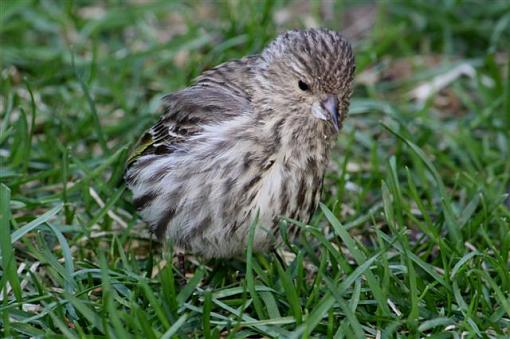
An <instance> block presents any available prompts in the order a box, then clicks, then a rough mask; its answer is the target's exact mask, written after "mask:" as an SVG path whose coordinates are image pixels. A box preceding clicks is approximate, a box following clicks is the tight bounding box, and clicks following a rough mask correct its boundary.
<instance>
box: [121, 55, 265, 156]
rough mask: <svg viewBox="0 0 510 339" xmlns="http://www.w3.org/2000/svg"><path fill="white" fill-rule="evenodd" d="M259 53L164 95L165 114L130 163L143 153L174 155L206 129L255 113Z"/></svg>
mask: <svg viewBox="0 0 510 339" xmlns="http://www.w3.org/2000/svg"><path fill="white" fill-rule="evenodd" d="M255 58H256V56H251V57H246V58H244V59H241V60H235V61H230V62H227V63H224V64H222V65H220V66H218V67H215V68H213V69H211V70H208V71H206V72H204V73H203V74H202V75H200V76H199V77H198V78H197V79H196V82H195V84H194V85H193V86H191V87H189V88H186V89H184V90H181V91H178V92H175V93H171V94H169V95H167V96H165V97H164V98H163V104H164V109H165V113H164V114H163V116H162V117H161V118H160V119H159V121H158V122H157V123H156V124H155V125H154V126H153V127H152V128H150V129H149V130H148V131H147V132H146V133H145V134H144V135H143V136H142V137H141V138H140V140H139V141H138V143H137V144H136V146H135V148H134V150H133V152H132V153H131V155H130V157H129V159H128V166H130V165H131V164H133V163H134V162H136V160H137V159H139V158H140V157H141V156H144V155H149V154H170V153H172V152H173V151H174V150H175V149H176V147H178V146H179V145H180V144H182V143H184V142H186V140H187V139H188V138H189V137H191V136H193V135H196V134H198V133H200V131H201V130H202V126H204V125H209V124H214V123H220V122H222V121H225V120H229V119H231V118H234V117H235V116H238V115H239V114H249V112H251V105H250V101H251V89H250V77H251V72H252V71H251V66H252V63H253V62H254V60H255Z"/></svg>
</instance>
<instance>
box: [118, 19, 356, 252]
mask: <svg viewBox="0 0 510 339" xmlns="http://www.w3.org/2000/svg"><path fill="white" fill-rule="evenodd" d="M354 72H355V61H354V55H353V51H352V48H351V45H350V43H349V42H348V41H347V40H346V38H345V37H344V36H343V35H342V34H341V33H339V32H336V31H332V30H329V29H326V28H316V29H307V30H299V29H295V30H290V31H286V32H283V33H280V34H279V35H278V36H277V37H276V38H275V39H274V40H273V41H272V42H270V43H269V44H268V45H267V46H266V47H265V48H264V49H263V50H262V51H261V52H260V53H259V54H255V55H250V56H246V57H243V58H240V59H237V60H231V61H227V62H225V63H222V64H220V65H219V66H217V67H214V68H211V69H209V70H206V71H204V72H203V73H202V74H201V75H199V76H198V77H197V78H196V79H195V80H194V81H193V83H192V84H191V86H190V87H187V88H184V89H182V90H179V91H176V92H174V93H170V94H168V95H165V96H164V97H163V99H162V108H163V112H162V115H161V117H160V119H159V121H158V122H157V123H156V124H155V125H154V126H153V127H152V128H150V129H149V130H148V131H147V132H146V133H144V134H143V135H142V136H141V138H140V139H139V141H138V144H137V146H136V147H135V149H134V151H133V153H132V155H131V156H130V158H129V159H128V164H127V169H126V172H125V176H124V177H125V182H126V184H127V186H128V188H129V189H130V190H131V192H132V194H133V205H134V207H135V208H136V210H137V211H138V212H139V213H140V215H141V217H142V218H143V219H144V220H145V222H146V223H148V225H150V229H151V232H152V233H153V234H154V236H155V237H156V238H157V239H159V240H163V241H169V242H171V243H173V245H174V246H177V247H178V248H180V249H182V250H184V251H185V252H188V253H190V254H193V255H196V256H200V257H203V258H205V259H212V258H232V257H239V256H242V255H243V254H245V253H246V250H247V247H248V245H249V244H251V245H252V246H253V250H254V251H255V252H265V251H269V250H272V249H274V247H275V246H277V244H278V243H281V234H280V233H281V232H280V231H279V230H280V227H279V223H280V221H281V220H282V217H286V218H289V219H287V220H299V221H301V222H304V223H308V222H309V221H310V218H311V216H312V214H313V213H314V211H315V209H316V208H317V207H318V204H319V202H320V196H321V191H322V186H323V181H324V174H325V170H326V167H327V165H328V161H329V156H330V152H331V150H332V147H333V146H334V144H335V142H336V140H337V136H338V134H339V131H340V130H341V128H342V124H343V121H344V119H345V117H346V115H347V114H348V108H349V102H350V98H351V95H352V82H353V77H354ZM254 222H255V223H256V224H255V226H253V225H254ZM251 227H255V230H254V233H253V236H252V237H253V238H252V240H249V235H250V229H251ZM297 228H298V227H297V226H296V225H294V224H291V225H290V226H289V227H288V229H287V232H288V234H289V238H291V239H292V238H294V237H295V236H296V234H297V233H298V231H296V229H297ZM249 241H250V242H249Z"/></svg>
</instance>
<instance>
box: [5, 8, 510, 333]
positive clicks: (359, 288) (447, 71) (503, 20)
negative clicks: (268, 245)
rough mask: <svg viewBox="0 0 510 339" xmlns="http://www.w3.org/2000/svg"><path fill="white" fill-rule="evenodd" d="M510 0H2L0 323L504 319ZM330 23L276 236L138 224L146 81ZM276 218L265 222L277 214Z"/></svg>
mask: <svg viewBox="0 0 510 339" xmlns="http://www.w3.org/2000/svg"><path fill="white" fill-rule="evenodd" d="M509 13H510V2H508V1H503V0H501V1H497V0H494V1H488V2H481V1H447V0H444V1H427V0H415V1H409V2H403V1H402V2H397V1H380V2H377V3H372V2H357V1H339V2H336V3H334V2H328V1H318V0H317V1H305V0H298V1H281V0H278V1H269V0H268V1H262V0H260V1H257V0H252V1H217V2H198V1H196V2H186V3H184V2H179V1H140V0H139V1H135V0H132V1H70V0H69V1H67V0H66V1H56V0H55V1H49V0H40V1H35V0H33V1H28V0H19V1H14V0H4V1H2V2H0V34H1V36H0V46H1V47H0V58H1V59H0V60H1V65H2V67H1V74H0V76H1V81H0V114H1V115H0V116H1V118H0V119H1V122H0V163H1V171H0V181H1V184H0V197H1V198H0V249H1V256H2V257H1V260H0V262H1V278H0V290H2V294H1V295H0V336H2V337H18V336H35V337H37V336H44V335H48V336H52V337H53V336H66V337H83V336H92V335H93V336H97V337H106V336H108V337H121V338H127V337H129V336H134V337H142V336H143V337H145V338H154V337H161V336H163V337H165V338H170V337H181V338H185V337H197V338H201V337H205V338H217V337H230V338H234V337H235V338H238V337H248V336H249V337H290V338H299V337H305V338H306V337H335V338H341V337H348V338H351V337H388V338H389V337H396V336H400V337H425V336H429V335H430V336H434V337H446V338H449V337H461V336H463V337H464V336H467V337H498V336H499V337H506V336H510V260H509V253H510V199H509V198H508V193H509V189H510V161H509V160H508V159H510V72H509V66H510V62H509V54H508V51H509V46H510V14H509ZM311 26H326V27H329V28H332V29H337V30H342V31H343V32H344V34H345V35H346V36H347V37H348V38H349V39H350V40H351V41H352V43H353V46H354V50H355V52H356V63H357V72H356V88H355V93H354V97H353V100H352V104H351V110H350V116H349V118H348V120H347V121H346V124H345V127H344V129H343V131H342V133H341V134H340V136H339V138H338V142H337V147H336V148H335V151H334V154H333V161H332V163H331V166H330V168H329V170H328V175H327V178H326V185H325V190H324V194H323V199H322V201H323V205H321V207H320V210H319V211H317V213H316V215H315V216H314V218H313V220H312V222H311V223H310V224H309V225H301V228H302V234H301V237H300V239H299V240H298V241H297V242H296V243H293V244H289V243H287V244H284V245H282V246H281V248H279V250H278V254H274V253H271V254H267V255H255V254H252V253H251V251H248V253H247V256H246V258H240V259H238V260H231V261H228V262H225V261H217V262H215V261H212V262H203V261H202V260H200V259H199V258H193V257H190V256H188V257H186V260H185V270H184V273H185V274H184V275H183V272H182V271H180V270H181V267H180V266H181V265H180V264H179V262H178V261H177V260H175V259H173V258H174V257H173V256H172V254H171V249H170V248H165V249H162V248H161V245H159V244H158V243H157V242H152V243H151V241H150V235H149V233H148V232H147V228H146V226H145V225H144V224H143V222H142V221H141V219H140V217H139V216H138V215H137V214H136V212H135V210H134V209H133V207H132V205H131V202H130V194H129V192H127V191H126V190H125V187H124V184H123V181H122V174H123V170H124V164H125V161H126V158H127V156H128V151H129V148H130V146H131V145H132V143H133V142H134V141H135V140H136V139H137V138H138V137H139V136H140V135H141V133H142V132H143V131H144V129H145V128H147V127H149V126H150V125H151V124H152V123H154V122H155V121H156V120H157V119H158V114H159V112H160V111H159V100H160V98H161V97H162V95H164V94H165V93H168V92H171V91H173V90H176V89H179V88H183V87H185V86H186V85H187V84H189V82H190V81H191V80H192V79H193V78H194V77H195V76H197V75H198V74H199V73H200V72H201V71H203V70H204V69H207V68H210V67H212V66H214V65H216V64H218V63H221V62H223V61H226V60H229V59H232V58H239V57H242V56H244V55H248V54H253V53H257V52H259V51H260V50H261V49H262V48H263V46H264V45H265V44H267V43H268V41H270V40H271V39H272V38H274V36H275V35H276V34H277V33H278V32H280V31H284V30H286V29H289V28H296V27H311ZM281 231H282V233H283V234H284V233H285V222H284V221H282V230H281Z"/></svg>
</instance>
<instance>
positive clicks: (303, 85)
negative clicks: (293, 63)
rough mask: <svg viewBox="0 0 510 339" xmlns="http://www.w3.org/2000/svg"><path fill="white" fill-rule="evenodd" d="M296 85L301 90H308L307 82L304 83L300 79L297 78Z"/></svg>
mask: <svg viewBox="0 0 510 339" xmlns="http://www.w3.org/2000/svg"><path fill="white" fill-rule="evenodd" d="M298 86H299V89H300V90H302V91H308V90H309V89H310V87H309V86H308V84H306V83H305V82H303V81H301V80H299V82H298Z"/></svg>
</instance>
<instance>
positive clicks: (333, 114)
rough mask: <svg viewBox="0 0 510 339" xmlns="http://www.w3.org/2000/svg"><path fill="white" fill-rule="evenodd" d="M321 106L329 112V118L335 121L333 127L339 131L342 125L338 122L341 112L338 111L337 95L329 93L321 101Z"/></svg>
mask: <svg viewBox="0 0 510 339" xmlns="http://www.w3.org/2000/svg"><path fill="white" fill-rule="evenodd" d="M321 106H322V107H323V108H324V110H326V112H328V114H329V118H330V119H331V122H332V123H333V127H335V130H336V131H337V132H338V130H339V129H340V126H339V124H338V120H339V118H340V113H339V112H338V99H337V97H336V96H335V95H331V94H330V95H328V96H327V97H326V99H324V100H323V101H322V102H321Z"/></svg>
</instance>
